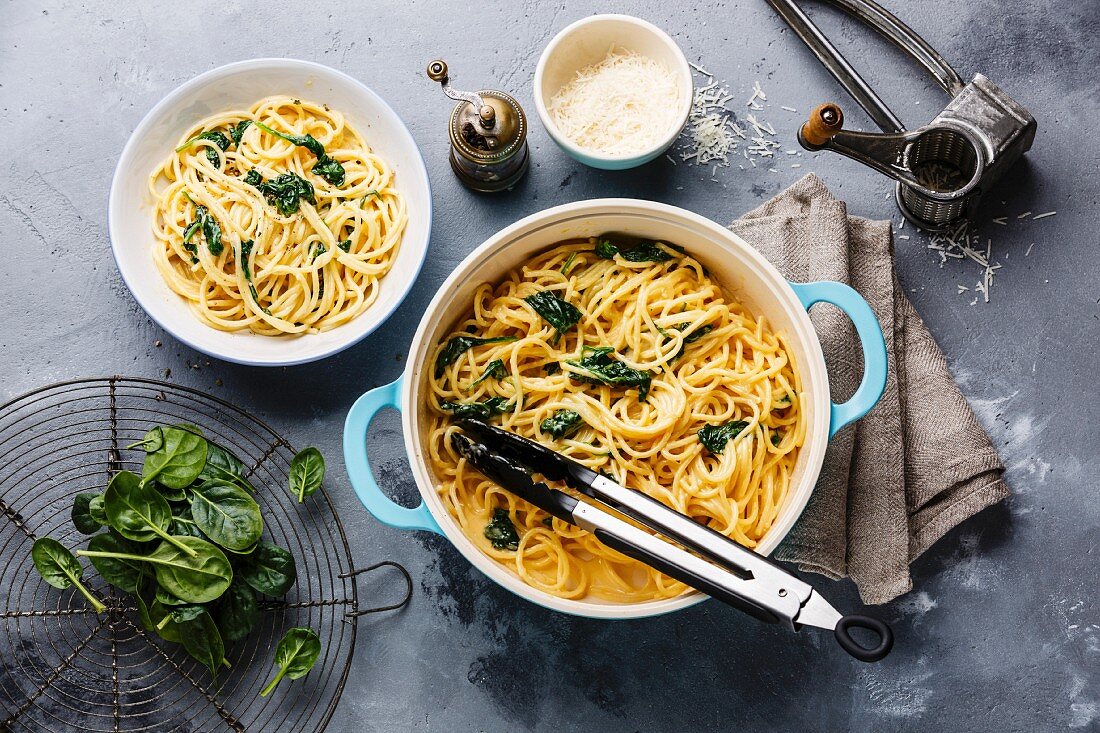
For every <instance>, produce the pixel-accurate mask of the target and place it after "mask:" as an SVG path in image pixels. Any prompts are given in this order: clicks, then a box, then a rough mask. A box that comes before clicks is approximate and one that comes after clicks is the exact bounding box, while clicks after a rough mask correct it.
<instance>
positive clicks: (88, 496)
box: [71, 491, 103, 534]
mask: <svg viewBox="0 0 1100 733" xmlns="http://www.w3.org/2000/svg"><path fill="white" fill-rule="evenodd" d="M97 496H99V494H95V493H92V492H90V491H89V492H81V493H79V494H77V495H76V498H75V499H73V511H72V514H71V517H72V520H73V526H75V527H76V529H77V531H79V532H80V533H81V534H95V533H96V532H98V531H99V530H100V528H102V527H103V524H102V523H101V522H98V521H96V518H95V517H93V516H92V512H91V505H92V499H95V498H96V497H97Z"/></svg>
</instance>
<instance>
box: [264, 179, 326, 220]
mask: <svg viewBox="0 0 1100 733" xmlns="http://www.w3.org/2000/svg"><path fill="white" fill-rule="evenodd" d="M256 190H257V191H259V192H260V193H261V194H263V196H264V198H265V199H266V200H267V203H269V204H271V205H272V206H274V207H275V208H276V209H277V210H278V212H279V213H280V214H282V215H283V216H290V215H291V214H295V213H297V212H298V209H299V208H301V199H305V200H306V201H308V202H309V203H311V204H316V203H317V199H316V198H315V197H314V195H313V184H312V183H310V182H309V181H307V180H306V179H304V178H302V177H301V176H299V175H298V174H297V173H294V172H287V173H283V174H282V175H280V176H279V177H278V178H275V179H274V180H271V181H263V182H262V183H259V184H256Z"/></svg>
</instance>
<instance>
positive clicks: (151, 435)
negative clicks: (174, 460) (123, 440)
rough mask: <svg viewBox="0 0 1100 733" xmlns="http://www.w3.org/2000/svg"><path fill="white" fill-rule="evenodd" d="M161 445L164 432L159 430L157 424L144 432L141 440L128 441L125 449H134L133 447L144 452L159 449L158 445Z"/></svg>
mask: <svg viewBox="0 0 1100 733" xmlns="http://www.w3.org/2000/svg"><path fill="white" fill-rule="evenodd" d="M162 445H164V433H162V432H161V431H160V426H159V425H158V426H157V427H155V428H152V429H151V430H150V431H149V432H147V433H146V434H145V437H143V438H142V439H141V440H139V441H137V442H135V443H130V445H128V446H126V450H134V449H135V448H140V449H141V450H143V451H145V452H146V453H150V452H152V451H155V450H160V447H161V446H162Z"/></svg>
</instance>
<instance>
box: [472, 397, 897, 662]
mask: <svg viewBox="0 0 1100 733" xmlns="http://www.w3.org/2000/svg"><path fill="white" fill-rule="evenodd" d="M457 425H458V426H459V427H460V428H462V431H463V432H455V433H453V434H452V436H451V445H452V447H453V448H454V449H455V450H456V451H457V452H458V453H459V454H460V455H462V456H463V457H465V458H466V460H467V461H468V462H469V463H470V464H471V465H472V466H473V467H474V468H476V469H477V470H478V471H480V472H481V473H483V474H484V475H485V476H486V477H487V478H489V479H491V480H492V481H494V482H496V483H497V484H498V485H500V486H501V487H502V488H504V489H507V490H508V491H511V492H512V493H514V494H516V495H517V496H519V497H520V498H521V499H524V500H526V501H528V502H530V503H531V504H534V505H535V506H537V507H540V508H541V509H544V510H545V511H548V512H550V513H551V514H552V515H554V516H555V517H557V518H558V519H561V520H562V521H564V522H568V523H570V524H574V525H576V526H578V527H581V528H582V529H585V530H588V531H589V532H591V533H592V534H593V535H594V536H595V537H596V538H597V539H598V540H599V541H600V542H602V543H603V544H605V545H607V546H608V547H610V548H612V549H614V550H617V551H619V552H621V553H623V554H624V555H627V556H628V557H632V558H634V559H636V560H639V561H640V562H643V563H645V564H646V565H649V566H650V567H652V568H655V569H656V570H659V571H660V572H662V573H665V574H666V575H668V576H669V577H672V578H675V579H676V580H679V581H680V582H682V583H684V584H685V585H688V586H690V587H692V588H695V589H696V590H698V591H700V592H702V593H705V594H707V595H709V596H711V597H713V598H717V599H718V600H720V601H723V602H724V603H727V604H729V605H731V606H734V607H735V608H738V609H740V610H742V611H744V612H746V613H748V614H750V615H752V616H754V617H756V618H758V619H760V620H762V621H767V622H773V623H774V622H783V623H785V624H786V625H787V626H789V627H790V628H791V629H793V630H796V631H797V630H799V629H800V628H802V627H803V626H817V627H820V628H824V629H833V630H834V631H835V633H836V638H837V641H838V642H839V643H840V645H841V647H843V648H844V650H845V651H847V652H848V653H849V654H851V655H852V656H853V657H855V658H857V659H861V660H863V661H877V660H878V659H881V658H882V657H883V656H885V655H886V653H887V652H889V650H890V646H891V645H892V643H893V637H892V635H891V634H890V630H889V627H887V626H886V624H884V623H882V622H881V621H877V620H875V619H868V618H866V617H862V616H849V617H843V618H847V619H849V620H848V621H847V622H845V623H844V625H843V627H842V626H841V621H842V620H843V618H842V617H841V614H840V613H839V612H838V611H837V610H836V609H835V608H833V607H832V606H831V605H830V604H829V602H828V601H826V600H825V599H824V598H822V597H821V595H820V594H818V593H817V592H816V591H815V590H814V589H813V587H812V586H810V585H809V584H808V583H806V582H805V581H803V580H801V579H800V578H798V577H797V576H795V575H794V574H793V573H791V572H789V571H788V570H786V569H785V568H783V567H782V566H780V565H778V564H776V563H774V562H772V561H771V560H768V559H767V558H765V557H763V556H761V555H758V554H756V553H755V552H753V551H751V550H749V549H747V548H745V547H742V546H741V545H739V544H737V543H736V542H734V541H733V540H731V539H729V538H728V537H726V536H725V535H723V534H721V533H719V532H715V531H714V530H712V529H710V528H709V527H706V526H704V525H701V524H699V523H698V522H695V521H694V520H692V519H691V518H690V517H687V516H685V515H683V514H680V513H679V512H677V511H674V510H673V509H670V508H669V507H667V506H665V505H664V504H662V503H660V502H658V501H656V500H655V499H653V498H651V497H649V496H647V495H645V494H643V493H642V492H640V491H635V490H633V489H628V488H626V487H624V486H621V485H620V484H618V483H616V482H615V481H614V480H612V479H611V478H609V477H608V476H606V475H601V474H599V473H596V472H595V471H593V470H592V469H590V468H588V467H586V466H584V465H582V464H580V463H578V462H577V461H574V460H573V459H571V458H569V457H567V456H564V455H562V454H560V453H558V452H556V451H553V450H551V449H549V448H547V447H545V446H543V445H541V444H539V443H536V442H534V441H532V440H528V439H527V438H524V437H522V436H519V435H516V434H515V433H511V432H509V431H507V430H502V429H501V428H498V427H494V426H492V425H489V424H487V423H484V422H482V421H480V420H471V419H461V420H458V421H457ZM529 471H533V472H535V473H537V474H541V476H542V477H543V478H545V479H547V480H550V481H562V482H564V483H566V484H567V485H568V486H570V487H572V488H573V489H575V490H577V491H579V492H581V493H582V494H583V495H584V496H585V497H586V498H590V499H593V500H594V501H592V502H589V501H583V500H579V499H576V498H574V497H572V496H570V495H568V494H566V493H565V492H563V491H559V490H557V489H553V488H550V487H549V486H547V485H546V484H545V483H543V482H541V481H535V480H534V479H532V477H531V475H530V473H529ZM608 509H610V510H612V511H608ZM619 515H626V516H627V517H629V518H630V519H632V520H634V521H635V522H637V523H638V524H640V525H642V527H644V529H643V528H642V527H638V526H637V525H635V524H632V523H631V522H629V521H626V520H624V519H622V518H621V517H620V516H619ZM849 627H853V628H854V627H862V628H868V629H871V630H874V631H877V632H878V633H879V639H880V644H879V645H878V646H877V647H875V648H874V649H869V648H865V647H862V646H860V645H859V644H857V643H856V642H855V640H853V639H852V637H851V635H850V634H849V633H848V628H849Z"/></svg>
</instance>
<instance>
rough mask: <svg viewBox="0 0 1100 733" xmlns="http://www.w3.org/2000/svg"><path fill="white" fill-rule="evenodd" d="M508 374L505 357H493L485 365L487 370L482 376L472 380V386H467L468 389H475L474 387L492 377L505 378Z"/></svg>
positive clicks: (469, 390)
mask: <svg viewBox="0 0 1100 733" xmlns="http://www.w3.org/2000/svg"><path fill="white" fill-rule="evenodd" d="M507 376H508V370H507V369H505V368H504V359H493V360H492V361H491V362H489V363H488V364H486V365H485V371H483V372H482V373H481V376H479V377H478V378H477V379H475V380H474V381H472V382H470V386H469V387H467V388H466V391H467V392H471V391H473V389H474V387H476V386H477V385H479V384H481V383H482V382H484V381H485V380H486V379H489V378H490V377H492V378H494V379H504V378H505V377H507Z"/></svg>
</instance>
